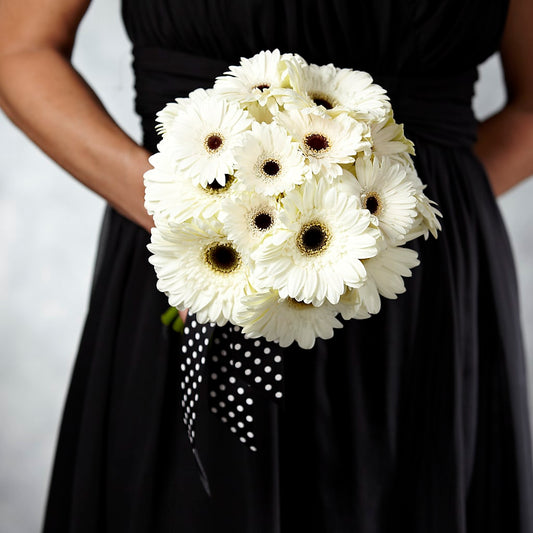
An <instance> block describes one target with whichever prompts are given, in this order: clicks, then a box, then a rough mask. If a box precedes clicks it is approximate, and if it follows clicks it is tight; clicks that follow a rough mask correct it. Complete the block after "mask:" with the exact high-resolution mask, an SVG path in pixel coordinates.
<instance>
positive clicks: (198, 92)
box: [155, 89, 213, 135]
mask: <svg viewBox="0 0 533 533" xmlns="http://www.w3.org/2000/svg"><path fill="white" fill-rule="evenodd" d="M212 92H213V89H195V90H194V91H192V92H191V93H189V96H188V97H186V98H176V99H175V100H174V102H170V103H168V104H167V105H166V106H165V107H164V108H163V109H161V111H158V112H157V113H156V117H157V118H156V122H159V124H157V126H156V127H155V129H156V131H157V133H160V134H162V135H164V134H165V133H166V132H167V131H169V130H170V129H171V128H172V124H173V123H174V119H175V118H176V117H177V116H178V114H179V113H180V112H181V110H182V109H184V105H183V104H187V102H188V101H189V100H192V101H195V102H202V101H203V100H205V99H206V98H207V97H208V96H209V95H210V94H212Z"/></svg>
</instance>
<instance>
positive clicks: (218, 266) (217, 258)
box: [205, 243, 241, 274]
mask: <svg viewBox="0 0 533 533" xmlns="http://www.w3.org/2000/svg"><path fill="white" fill-rule="evenodd" d="M205 260H206V262H207V264H208V265H209V266H210V267H211V268H212V269H213V270H214V271H215V272H220V273H222V274H228V273H230V272H233V271H234V270H237V268H239V265H240V264H241V258H240V256H239V254H238V253H237V251H236V250H235V248H233V246H231V245H230V244H220V243H215V244H212V245H211V246H209V247H208V248H207V249H206V251H205Z"/></svg>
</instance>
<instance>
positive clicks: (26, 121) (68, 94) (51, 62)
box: [0, 0, 153, 231]
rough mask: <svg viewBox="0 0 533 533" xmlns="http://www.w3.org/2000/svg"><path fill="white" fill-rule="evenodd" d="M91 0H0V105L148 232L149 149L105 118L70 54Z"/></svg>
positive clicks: (50, 152) (68, 167)
mask: <svg viewBox="0 0 533 533" xmlns="http://www.w3.org/2000/svg"><path fill="white" fill-rule="evenodd" d="M89 3H90V0H24V2H21V1H20V0H0V105H1V106H2V108H3V109H4V110H5V112H6V114H7V115H8V116H9V117H10V118H11V120H12V121H13V122H14V123H15V124H16V125H17V126H19V127H20V128H21V129H22V130H23V131H24V132H25V133H26V134H27V135H28V136H29V137H30V138H31V139H32V140H33V141H34V142H35V143H36V144H38V145H39V146H40V147H41V148H42V150H43V151H44V152H46V153H47V154H48V155H49V156H50V157H51V158H52V159H54V160H55V161H56V162H57V163H59V164H60V165H61V166H62V167H63V168H65V169H66V170H67V171H68V172H70V173H71V174H72V175H73V176H74V177H75V178H77V179H78V180H79V181H81V182H82V183H83V184H85V185H86V186H87V187H89V188H90V189H92V190H93V191H95V192H96V193H98V194H99V195H100V196H102V197H103V198H105V199H106V200H107V201H108V202H109V203H110V204H111V205H112V206H113V207H115V208H116V209H117V210H118V211H119V212H120V213H122V214H123V215H125V216H126V217H128V218H130V219H131V220H133V221H134V222H136V223H137V224H139V225H140V226H142V227H144V228H145V229H146V230H147V231H149V230H150V228H151V227H152V225H153V223H152V218H151V217H150V216H149V215H148V214H147V213H146V211H145V209H144V205H143V204H144V187H143V178H142V176H143V173H144V171H145V170H147V169H149V168H151V167H150V165H149V163H148V161H147V157H148V156H149V153H148V152H147V151H146V150H144V149H143V148H141V147H140V146H138V145H137V144H136V143H135V142H134V141H133V140H131V139H130V138H129V137H128V136H127V135H126V133H124V132H123V131H122V130H121V129H120V128H119V127H118V126H117V124H116V123H115V122H114V121H113V119H112V118H111V117H110V116H109V115H108V113H107V112H106V110H105V109H104V107H103V105H102V103H101V102H100V101H99V99H98V98H97V97H96V95H95V94H94V92H93V91H92V90H91V88H90V87H89V86H88V85H87V83H86V82H85V81H84V80H83V79H82V78H81V76H80V75H79V74H78V73H77V72H76V71H75V70H74V68H73V67H72V65H71V63H70V56H71V52H72V47H73V44H74V38H75V35H76V30H77V28H78V25H79V22H80V20H81V18H82V17H83V15H84V13H85V11H86V10H87V7H88V6H89Z"/></svg>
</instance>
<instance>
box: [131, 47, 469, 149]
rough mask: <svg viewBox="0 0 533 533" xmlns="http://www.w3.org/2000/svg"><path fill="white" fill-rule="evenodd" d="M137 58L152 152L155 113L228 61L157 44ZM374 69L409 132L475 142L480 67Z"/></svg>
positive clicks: (137, 51) (137, 52)
mask: <svg viewBox="0 0 533 533" xmlns="http://www.w3.org/2000/svg"><path fill="white" fill-rule="evenodd" d="M133 57H134V59H133V68H134V72H135V80H136V81H135V90H136V100H135V109H136V111H137V113H138V114H139V115H140V117H141V120H142V127H143V133H144V145H145V146H146V147H147V148H148V149H149V150H151V151H152V152H154V151H155V150H156V145H157V143H158V141H159V136H158V134H157V133H156V131H155V125H156V122H155V117H156V113H157V112H158V111H159V110H160V109H162V108H163V107H164V106H165V104H167V103H169V102H172V101H174V99H175V98H177V97H184V96H187V95H188V94H189V93H190V92H191V91H193V90H194V89H197V88H208V87H212V86H213V84H214V82H215V78H216V77H217V76H219V75H221V74H223V73H224V72H226V71H227V70H228V67H229V65H230V63H229V62H228V61H226V60H223V59H217V58H212V57H205V56H199V55H195V54H190V53H187V52H181V51H178V50H171V49H168V48H159V47H143V46H135V47H134V49H133ZM233 63H235V61H234V62H233ZM371 74H372V76H373V78H374V81H375V83H378V84H380V85H381V86H382V87H383V88H385V89H386V90H387V92H388V94H389V96H390V99H391V103H392V107H393V110H394V116H395V119H396V121H397V122H399V123H403V124H404V126H405V131H406V134H407V136H408V137H415V138H416V139H417V140H418V139H424V140H425V141H427V142H431V143H435V144H440V145H443V146H448V147H469V146H471V145H472V144H473V143H474V142H475V141H476V137H477V121H476V118H475V116H474V113H473V110H472V105H471V102H472V96H473V93H474V83H475V81H476V80H477V77H478V73H477V69H476V68H472V69H470V70H468V71H465V72H461V73H458V74H447V75H445V76H442V77H433V76H432V77H429V76H428V77H413V76H399V75H394V76H392V75H388V74H381V73H371Z"/></svg>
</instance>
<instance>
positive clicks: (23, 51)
mask: <svg viewBox="0 0 533 533" xmlns="http://www.w3.org/2000/svg"><path fill="white" fill-rule="evenodd" d="M89 4H90V0H25V1H24V2H21V1H20V0H0V105H1V106H2V108H3V109H4V111H5V112H6V114H7V115H8V116H9V117H10V118H11V120H12V121H13V122H14V123H15V124H16V125H17V126H18V127H20V128H21V129H22V130H23V131H24V132H25V133H26V134H27V135H28V136H29V137H30V138H31V139H32V140H33V141H34V142H35V143H36V144H38V145H39V146H40V147H41V148H42V150H43V151H44V152H45V153H47V154H48V155H49V156H50V157H51V158H52V159H54V160H55V161H57V163H59V164H60V165H61V166H62V167H63V168H65V169H66V170H67V171H68V172H69V173H70V174H72V175H73V176H74V177H75V178H76V179H78V180H79V181H80V182H82V183H83V184H84V185H86V186H87V187H89V188H90V189H91V190H93V191H95V192H96V193H97V194H99V195H100V196H102V197H103V198H104V199H105V200H107V202H109V203H110V204H111V205H112V206H113V207H114V208H115V209H116V210H117V211H118V212H120V213H121V214H123V215H124V216H126V217H128V218H129V219H130V220H132V221H133V222H135V223H136V224H138V225H140V226H141V227H143V228H145V229H146V231H150V229H151V228H152V227H153V220H152V218H151V216H149V215H148V214H147V213H146V211H145V209H144V187H143V180H142V176H143V173H144V172H145V171H146V170H147V169H149V168H151V167H150V165H149V163H148V161H147V159H148V156H149V153H148V152H147V151H146V150H145V149H144V148H142V147H140V146H138V145H137V144H136V143H135V142H134V141H133V140H132V139H131V138H129V137H128V136H127V135H126V133H124V132H123V131H122V130H121V129H120V128H119V127H118V126H117V124H116V123H115V122H114V121H113V119H112V118H111V117H110V116H109V114H108V113H107V112H106V110H105V108H104V107H103V105H102V104H101V102H100V101H99V99H98V97H97V96H96V95H95V94H94V92H93V91H92V90H91V88H90V87H89V86H88V85H87V83H86V82H85V81H84V80H83V78H82V77H81V76H80V75H79V74H78V73H77V72H76V71H75V70H74V68H73V67H72V65H71V62H70V58H71V53H72V47H73V44H74V38H75V35H76V31H77V28H78V25H79V23H80V20H81V18H82V17H83V15H84V13H85V11H86V10H87V8H88V6H89ZM28 14H31V15H30V16H29V15H28ZM532 20H533V0H511V5H510V11H509V17H508V20H507V25H506V28H505V32H504V37H503V43H502V58H503V64H504V69H505V75H506V81H507V84H508V89H509V95H510V97H509V102H508V103H507V105H506V106H505V107H504V108H503V110H502V111H501V112H499V113H498V114H496V115H495V116H494V117H492V118H490V119H489V120H487V121H486V122H484V123H483V124H482V125H481V127H480V130H479V141H478V143H477V145H476V147H475V150H476V153H477V154H478V156H479V157H480V159H481V161H482V163H483V164H484V166H485V168H486V170H487V173H488V176H489V178H490V182H491V185H492V188H493V190H494V192H495V194H497V195H498V194H501V193H503V192H504V191H506V190H508V189H510V188H511V187H513V186H514V185H516V184H517V183H519V182H520V181H521V180H523V179H525V178H526V177H528V176H530V175H531V174H533V150H532V149H531V147H532V146H533V69H531V68H530V63H529V61H528V56H530V53H531V51H532V50H533V33H531V32H530V28H529V23H530V22H531V21H532ZM502 132H504V134H502ZM180 315H181V316H182V318H183V319H185V317H186V311H182V312H181V313H180Z"/></svg>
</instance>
